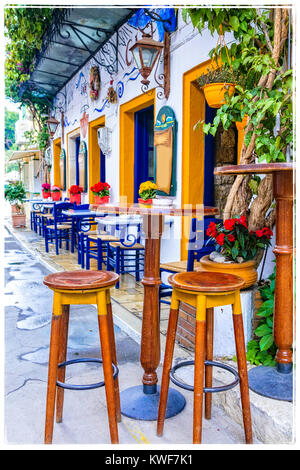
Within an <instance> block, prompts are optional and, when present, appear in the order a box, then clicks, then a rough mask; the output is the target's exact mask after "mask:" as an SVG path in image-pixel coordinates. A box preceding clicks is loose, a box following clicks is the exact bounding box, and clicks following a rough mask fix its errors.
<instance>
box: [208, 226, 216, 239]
mask: <svg viewBox="0 0 300 470" xmlns="http://www.w3.org/2000/svg"><path fill="white" fill-rule="evenodd" d="M206 235H208V236H209V237H212V238H214V237H215V236H216V235H217V230H216V224H215V223H214V222H211V223H210V224H209V226H208V227H207V230H206Z"/></svg>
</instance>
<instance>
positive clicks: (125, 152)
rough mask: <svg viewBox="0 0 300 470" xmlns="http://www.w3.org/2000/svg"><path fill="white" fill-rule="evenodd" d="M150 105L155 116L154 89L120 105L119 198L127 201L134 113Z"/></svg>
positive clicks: (129, 198)
mask: <svg viewBox="0 0 300 470" xmlns="http://www.w3.org/2000/svg"><path fill="white" fill-rule="evenodd" d="M151 105H154V116H155V90H154V89H153V90H150V91H149V92H147V93H143V94H142V95H139V96H137V97H136V98H133V99H132V100H130V101H128V102H127V103H124V104H122V105H121V106H120V170H119V171H120V198H125V197H126V198H127V202H128V203H132V202H133V200H134V113H136V112H137V111H140V110H141V109H143V108H147V107H148V106H151ZM153 124H154V123H153Z"/></svg>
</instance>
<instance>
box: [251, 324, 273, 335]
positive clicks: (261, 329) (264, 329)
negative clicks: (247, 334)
mask: <svg viewBox="0 0 300 470" xmlns="http://www.w3.org/2000/svg"><path fill="white" fill-rule="evenodd" d="M254 333H255V334H256V336H258V337H261V336H265V335H268V334H271V333H272V330H271V328H270V327H269V326H268V325H267V324H266V323H263V324H262V325H259V326H258V327H257V328H256V330H255V331H254Z"/></svg>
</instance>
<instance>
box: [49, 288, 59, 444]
mask: <svg viewBox="0 0 300 470" xmlns="http://www.w3.org/2000/svg"><path fill="white" fill-rule="evenodd" d="M59 301H60V296H59V295H57V294H56V293H54V301H53V315H52V323H51V337H50V350H49V365H48V387H47V405H46V422H45V444H51V443H52V437H53V421H54V409H55V394H56V380H57V365H58V352H59V341H60V324H61V314H60V313H59ZM60 311H61V309H60Z"/></svg>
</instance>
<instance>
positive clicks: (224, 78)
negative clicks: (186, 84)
mask: <svg viewBox="0 0 300 470" xmlns="http://www.w3.org/2000/svg"><path fill="white" fill-rule="evenodd" d="M196 82H197V84H198V86H199V87H200V88H201V89H202V90H203V92H204V95H205V99H206V101H207V104H208V105H209V106H210V107H211V108H220V107H221V106H222V104H224V103H225V93H228V95H229V96H230V95H232V94H233V93H234V91H235V83H236V77H235V74H234V72H233V71H232V70H231V69H230V68H229V67H226V66H224V65H223V66H222V67H218V68H216V69H207V72H206V73H204V74H202V75H200V77H198V78H197V79H196Z"/></svg>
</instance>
